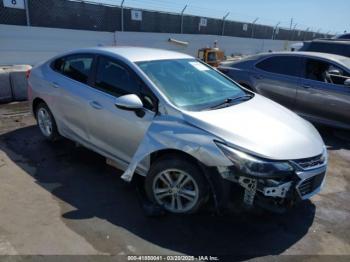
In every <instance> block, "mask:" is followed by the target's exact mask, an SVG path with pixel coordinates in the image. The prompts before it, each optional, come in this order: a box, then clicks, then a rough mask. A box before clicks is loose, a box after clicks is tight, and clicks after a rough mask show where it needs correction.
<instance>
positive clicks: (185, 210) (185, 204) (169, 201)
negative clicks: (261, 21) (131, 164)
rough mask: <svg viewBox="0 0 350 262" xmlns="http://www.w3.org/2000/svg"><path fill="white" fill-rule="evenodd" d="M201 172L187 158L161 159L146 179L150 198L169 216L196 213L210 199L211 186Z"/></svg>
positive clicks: (153, 166) (152, 167)
mask: <svg viewBox="0 0 350 262" xmlns="http://www.w3.org/2000/svg"><path fill="white" fill-rule="evenodd" d="M201 173H202V172H201V170H200V168H199V167H198V166H197V165H196V164H194V163H193V162H191V161H189V160H188V159H182V158H179V157H168V158H161V159H159V160H158V161H157V162H155V163H154V164H153V165H152V166H151V169H150V171H149V173H148V175H147V176H146V181H145V188H146V194H147V197H148V198H149V199H150V200H151V201H152V202H154V203H156V204H158V205H160V206H162V207H163V208H164V209H165V210H167V211H168V212H170V213H176V214H191V213H195V212H197V211H198V210H199V209H200V208H201V207H202V206H203V204H204V203H205V202H206V200H207V199H208V186H207V183H206V179H205V178H204V177H203V175H202V174H201Z"/></svg>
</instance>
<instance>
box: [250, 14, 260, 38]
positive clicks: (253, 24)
mask: <svg viewBox="0 0 350 262" xmlns="http://www.w3.org/2000/svg"><path fill="white" fill-rule="evenodd" d="M258 19H259V17H257V18H256V19H255V20H254V21H253V23H252V35H251V38H253V37H254V26H255V23H256V21H258Z"/></svg>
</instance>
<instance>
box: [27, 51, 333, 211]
mask: <svg viewBox="0 0 350 262" xmlns="http://www.w3.org/2000/svg"><path fill="white" fill-rule="evenodd" d="M28 93H29V97H30V98H31V101H32V107H33V113H34V115H35V117H36V119H37V122H38V126H39V128H40V131H41V133H42V134H43V135H44V136H45V137H46V138H47V139H49V140H56V139H58V138H59V137H60V136H63V137H66V138H68V139H71V140H73V141H75V142H77V143H79V144H81V145H83V146H85V147H87V148H89V149H91V150H93V151H95V152H97V153H99V154H101V155H103V156H104V157H106V159H107V162H108V163H110V164H111V165H113V166H116V167H118V168H120V169H122V170H123V171H124V173H123V175H122V178H123V179H124V180H126V181H131V180H132V179H133V178H134V176H136V175H141V176H144V177H145V179H144V180H143V181H144V186H145V192H146V194H145V195H146V196H147V197H148V198H149V200H150V201H152V202H153V203H154V204H155V205H159V206H161V207H163V208H164V209H165V210H167V211H169V212H172V213H194V212H196V211H198V210H199V209H200V208H201V207H203V206H204V205H205V204H206V202H208V201H209V200H210V202H211V203H214V204H215V206H216V207H217V208H221V207H224V206H226V204H227V203H228V202H229V201H230V199H231V198H232V197H230V196H231V193H232V192H233V193H234V195H235V196H236V200H237V199H238V200H239V202H240V203H241V204H243V205H244V206H247V207H250V208H254V207H258V206H262V207H265V208H268V209H271V210H284V209H285V208H286V207H288V206H291V204H292V203H295V202H298V201H300V200H305V199H309V198H310V197H311V196H313V195H314V194H316V193H318V192H319V191H320V189H321V188H322V186H323V184H324V180H325V174H326V167H327V152H326V148H325V146H324V143H323V141H322V139H321V137H320V135H319V133H318V132H317V131H316V129H315V128H314V127H313V126H312V125H311V124H310V123H309V122H307V121H305V120H303V119H302V118H300V117H299V116H297V115H296V114H294V113H293V112H291V111H289V110H288V109H286V108H284V107H282V106H281V105H279V104H277V103H275V102H273V101H271V100H269V99H267V98H264V97H262V96H261V95H258V94H255V93H253V92H251V91H249V90H247V89H245V88H243V87H241V86H239V85H238V84H237V83H235V82H234V81H232V80H231V79H229V78H228V77H226V76H225V75H223V74H222V73H220V72H218V71H217V70H215V69H213V68H211V67H210V66H208V65H206V64H204V63H202V62H201V61H198V60H196V59H195V58H193V57H191V56H188V55H185V54H181V53H177V52H171V51H166V50H158V49H149V48H136V47H108V48H107V47H101V48H90V49H81V50H77V51H73V52H68V53H65V54H62V55H59V56H57V57H54V58H52V59H50V60H49V61H47V62H44V63H42V64H40V65H38V66H36V67H34V68H33V69H32V70H31V72H30V74H29V79H28Z"/></svg>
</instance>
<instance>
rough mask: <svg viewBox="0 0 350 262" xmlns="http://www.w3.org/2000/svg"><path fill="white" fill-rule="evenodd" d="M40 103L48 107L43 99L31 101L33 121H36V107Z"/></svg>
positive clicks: (37, 98) (38, 98)
mask: <svg viewBox="0 0 350 262" xmlns="http://www.w3.org/2000/svg"><path fill="white" fill-rule="evenodd" d="M40 103H44V104H45V105H46V106H47V107H48V105H47V103H46V102H45V101H44V99H42V98H40V97H36V98H34V100H33V102H32V112H33V115H34V117H35V119H36V114H35V112H36V108H37V106H38V105H39V104H40Z"/></svg>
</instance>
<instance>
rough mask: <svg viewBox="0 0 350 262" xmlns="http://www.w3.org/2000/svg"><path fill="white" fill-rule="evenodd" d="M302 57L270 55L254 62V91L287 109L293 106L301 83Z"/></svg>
mask: <svg viewBox="0 0 350 262" xmlns="http://www.w3.org/2000/svg"><path fill="white" fill-rule="evenodd" d="M301 65H302V59H301V58H300V57H298V56H284V55H280V56H272V57H268V58H264V59H262V60H260V61H259V62H258V63H256V64H255V70H254V73H253V74H252V76H251V77H252V81H253V86H254V88H255V89H256V91H257V92H258V93H259V94H261V95H263V96H266V97H268V98H270V99H272V100H274V101H276V102H277V103H280V104H282V105H284V106H286V107H288V108H289V109H292V110H293V109H294V108H295V99H296V94H297V89H298V88H299V87H300V83H301V78H300V76H301V73H302V71H301Z"/></svg>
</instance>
